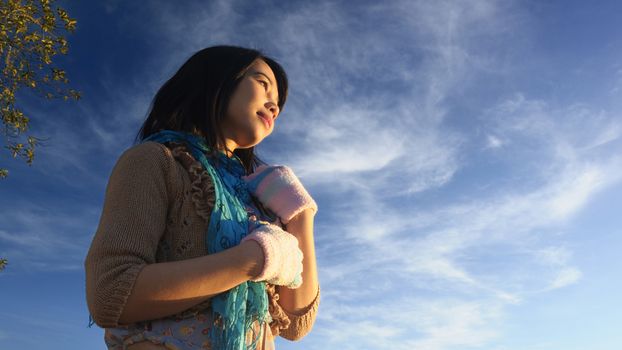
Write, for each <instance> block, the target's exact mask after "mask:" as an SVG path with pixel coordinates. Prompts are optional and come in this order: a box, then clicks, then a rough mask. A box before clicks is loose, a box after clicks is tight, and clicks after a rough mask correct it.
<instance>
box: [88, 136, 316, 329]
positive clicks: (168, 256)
mask: <svg viewBox="0 0 622 350" xmlns="http://www.w3.org/2000/svg"><path fill="white" fill-rule="evenodd" d="M168 146H169V147H171V148H172V150H171V149H169V148H168V147H167V146H165V145H162V144H160V143H157V142H145V143H141V144H138V145H135V146H132V147H130V148H129V149H127V150H126V151H125V152H124V153H123V154H122V155H121V156H120V157H119V159H118V161H117V163H116V164H115V166H114V168H113V170H112V174H111V175H110V179H109V182H108V185H107V187H106V195H105V200H104V206H103V210H102V215H101V218H100V221H99V226H98V227H97V232H96V233H95V236H94V237H93V241H92V243H91V246H90V248H89V251H88V254H87V256H86V259H85V262H84V266H85V271H86V299H87V304H88V309H89V312H90V313H91V315H92V316H93V321H94V322H95V323H96V324H97V325H98V326H100V327H102V328H113V327H118V326H119V323H118V320H119V317H120V315H121V313H122V311H123V308H124V306H125V303H126V301H127V298H128V296H129V295H130V293H131V291H132V287H133V285H134V282H135V281H136V278H137V276H138V274H139V272H140V270H141V269H142V268H143V267H144V266H146V265H147V264H153V263H158V262H166V261H179V260H184V259H191V258H196V257H199V256H203V255H205V254H207V252H206V249H205V232H206V231H207V227H208V224H209V217H210V214H211V209H212V208H213V206H214V202H215V192H214V187H213V183H212V180H211V177H210V175H209V173H208V172H206V171H205V170H203V168H202V166H201V164H200V163H199V162H197V161H196V160H194V159H193V158H192V156H191V155H190V154H189V153H188V152H185V149H184V148H183V146H180V145H177V144H171V145H168ZM267 293H268V298H269V301H270V304H269V305H270V307H269V311H270V314H271V316H272V318H273V321H272V322H271V323H270V328H271V329H272V333H273V334H274V336H277V335H280V336H282V337H283V338H285V339H289V340H298V339H300V338H302V337H304V336H305V335H306V334H307V333H308V332H309V331H310V330H311V328H312V327H313V324H314V322H315V317H316V313H317V309H318V305H319V301H320V291H319V289H318V292H317V296H316V297H315V299H314V301H313V302H312V303H311V304H310V305H309V306H308V307H306V308H305V309H304V310H302V311H301V312H300V313H297V314H291V313H289V312H287V311H286V310H284V309H282V308H281V307H280V305H279V304H278V303H277V302H276V301H277V300H278V295H277V293H276V292H275V288H274V286H273V285H270V284H268V285H267ZM210 301H211V300H210V299H208V300H206V301H204V302H202V303H199V304H197V305H195V306H194V307H192V308H190V309H188V310H186V311H184V312H181V313H179V314H177V315H175V316H178V317H187V315H188V314H196V312H198V311H200V310H203V309H205V308H207V307H209V305H210Z"/></svg>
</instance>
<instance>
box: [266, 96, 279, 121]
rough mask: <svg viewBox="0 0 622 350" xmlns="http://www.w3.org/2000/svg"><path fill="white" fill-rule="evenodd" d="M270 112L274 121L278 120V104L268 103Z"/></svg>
mask: <svg viewBox="0 0 622 350" xmlns="http://www.w3.org/2000/svg"><path fill="white" fill-rule="evenodd" d="M268 110H269V111H270V112H271V113H272V119H273V120H274V119H276V117H277V115H278V114H279V106H278V105H277V104H276V103H274V102H272V101H270V102H268Z"/></svg>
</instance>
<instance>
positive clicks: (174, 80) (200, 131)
mask: <svg viewBox="0 0 622 350" xmlns="http://www.w3.org/2000/svg"><path fill="white" fill-rule="evenodd" d="M256 59H262V60H263V61H264V62H266V64H267V65H268V66H269V67H270V68H271V69H272V71H273V73H274V76H275V77H276V82H277V88H278V96H279V100H278V103H277V105H278V106H279V110H280V111H281V112H282V111H283V106H284V105H285V101H286V99H287V90H288V79H287V74H286V73H285V70H284V69H283V67H282V66H281V65H280V64H279V63H277V62H276V61H275V60H274V59H272V58H270V57H267V56H266V55H264V54H263V53H262V52H261V51H259V50H255V49H249V48H244V47H239V46H230V45H219V46H211V47H208V48H205V49H202V50H200V51H198V52H196V53H195V54H193V55H192V56H191V57H190V58H189V59H188V60H187V61H186V62H185V63H184V64H183V65H182V66H181V68H179V70H178V71H177V72H176V73H175V75H173V77H171V78H170V79H169V80H168V81H166V82H165V83H164V85H162V87H161V88H160V89H159V90H158V92H157V93H156V95H155V97H154V98H153V101H152V102H151V105H150V108H149V112H148V116H147V119H146V120H145V122H144V123H143V125H142V127H141V128H140V131H139V132H138V135H136V140H135V142H137V143H138V142H142V140H144V139H145V138H147V137H148V136H149V135H151V134H154V133H156V132H158V131H160V130H175V131H182V132H187V133H192V134H195V135H199V136H201V137H204V138H205V139H206V140H207V143H208V145H209V146H210V148H212V150H216V149H226V143H225V140H224V135H223V131H222V122H223V120H224V118H225V116H226V112H227V106H228V105H229V100H230V98H231V95H232V94H233V92H234V91H235V89H236V87H237V86H238V84H239V83H240V81H241V80H242V78H243V77H244V74H245V73H246V71H247V70H248V69H249V68H250V66H251V65H252V64H253V62H254V61H255V60H256ZM254 149H255V147H250V148H246V149H242V148H238V149H236V150H235V151H234V154H235V155H236V156H238V157H239V158H240V159H241V160H242V163H243V164H244V168H245V169H246V173H247V174H250V173H252V172H253V171H254V169H255V168H256V167H257V166H259V165H260V164H265V162H263V161H262V160H261V159H259V158H258V157H257V156H256V155H255V153H254ZM228 151H231V150H228Z"/></svg>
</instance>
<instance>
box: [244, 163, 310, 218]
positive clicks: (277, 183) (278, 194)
mask: <svg viewBox="0 0 622 350" xmlns="http://www.w3.org/2000/svg"><path fill="white" fill-rule="evenodd" d="M242 179H243V180H244V181H245V182H246V184H247V186H248V189H249V190H250V191H251V193H252V194H253V195H254V196H255V197H257V199H258V200H259V201H260V202H261V203H262V204H263V205H264V206H265V207H266V208H268V209H270V210H271V211H273V212H274V213H275V214H276V215H277V216H278V217H279V218H280V219H281V222H282V223H283V224H287V223H289V221H290V220H291V219H292V218H293V217H294V216H296V215H298V214H299V213H300V212H302V211H303V210H305V209H310V210H311V212H312V213H313V214H314V215H315V213H317V204H316V203H315V200H313V198H312V197H311V195H309V192H307V190H306V189H305V188H304V186H302V183H301V182H300V180H299V179H298V177H297V176H296V175H295V174H294V172H293V171H292V169H291V168H289V167H288V166H285V165H270V166H268V165H260V166H259V167H257V169H256V170H255V172H253V173H252V174H250V175H248V176H242Z"/></svg>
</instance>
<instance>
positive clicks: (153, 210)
mask: <svg viewBox="0 0 622 350" xmlns="http://www.w3.org/2000/svg"><path fill="white" fill-rule="evenodd" d="M166 152H168V150H167V149H166V148H165V147H163V146H162V145H160V144H157V143H155V142H145V143H142V144H139V145H136V146H133V147H131V148H129V149H128V150H126V151H125V152H124V153H123V154H122V155H121V156H120V157H119V159H118V160H117V163H116V164H115V166H114V168H113V170H112V173H111V175H110V178H109V181H108V185H107V187H106V192H105V198H104V204H103V209H102V214H101V217H100V221H99V225H98V227H97V231H96V232H95V235H94V237H93V240H92V242H91V246H90V248H89V251H88V254H87V256H86V259H85V261H84V267H85V272H86V300H87V305H88V309H89V312H90V313H91V315H92V317H93V321H94V322H95V323H96V324H97V325H98V326H100V327H102V328H111V327H117V326H119V324H118V320H119V317H120V316H121V314H122V311H123V309H124V307H125V303H126V301H127V298H128V296H129V295H130V293H131V291H132V288H133V286H134V283H135V282H136V278H137V277H138V274H139V273H140V271H141V270H142V268H143V267H145V266H146V265H147V264H153V263H155V254H156V250H157V246H158V242H159V241H160V239H161V237H162V235H163V234H164V231H165V229H166V220H167V212H168V204H169V202H170V201H171V198H173V197H174V194H171V191H170V188H171V187H172V185H171V182H172V180H171V169H172V167H173V166H174V159H173V158H172V156H167V153H166Z"/></svg>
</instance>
